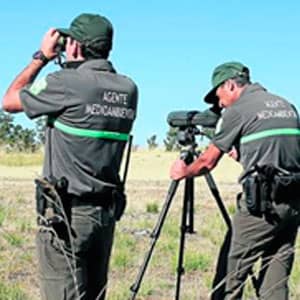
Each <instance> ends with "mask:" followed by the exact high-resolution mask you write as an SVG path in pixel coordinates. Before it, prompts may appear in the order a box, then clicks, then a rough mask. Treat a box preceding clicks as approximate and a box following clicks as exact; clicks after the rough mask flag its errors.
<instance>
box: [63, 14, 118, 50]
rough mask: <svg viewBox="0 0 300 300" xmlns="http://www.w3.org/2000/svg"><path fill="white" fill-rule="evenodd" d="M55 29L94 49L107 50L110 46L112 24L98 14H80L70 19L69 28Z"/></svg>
mask: <svg viewBox="0 0 300 300" xmlns="http://www.w3.org/2000/svg"><path fill="white" fill-rule="evenodd" d="M57 31H58V32H59V33H60V34H62V35H64V36H70V37H71V38H73V39H75V40H76V41H78V42H80V43H81V44H84V45H85V46H86V47H90V48H93V49H95V50H107V51H109V50H110V49H111V48H112V38H113V26H112V24H111V22H110V21H109V20H108V19H107V18H105V17H103V16H100V15H96V14H88V13H83V14H80V15H79V16H77V17H76V18H75V19H74V20H73V21H72V23H71V25H70V28H58V29H57Z"/></svg>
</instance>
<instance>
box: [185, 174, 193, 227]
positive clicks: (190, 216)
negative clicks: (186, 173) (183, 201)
mask: <svg viewBox="0 0 300 300" xmlns="http://www.w3.org/2000/svg"><path fill="white" fill-rule="evenodd" d="M188 185H189V187H188V211H187V213H188V219H187V221H188V223H187V228H186V230H187V232H188V233H195V230H194V179H192V180H190V181H189V183H188Z"/></svg>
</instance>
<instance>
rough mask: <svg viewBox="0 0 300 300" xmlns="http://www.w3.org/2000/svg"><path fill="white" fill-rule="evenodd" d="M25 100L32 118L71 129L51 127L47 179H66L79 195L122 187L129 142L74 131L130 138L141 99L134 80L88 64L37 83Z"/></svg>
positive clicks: (100, 63)
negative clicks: (122, 168)
mask: <svg viewBox="0 0 300 300" xmlns="http://www.w3.org/2000/svg"><path fill="white" fill-rule="evenodd" d="M20 96H21V100H22V105H23V107H24V111H25V113H26V114H27V116H28V117H29V118H36V117H39V116H41V115H47V116H49V117H50V118H54V119H55V120H57V121H58V122H59V124H60V125H61V126H63V128H64V129H66V128H67V129H68V130H67V131H66V130H60V129H58V128H56V127H53V128H49V127H48V128H47V131H48V133H46V147H45V149H46V153H45V161H44V168H43V175H44V176H45V177H48V176H49V175H50V174H51V173H52V175H53V176H55V177H57V178H61V177H62V176H65V177H66V178H67V179H68V181H69V190H68V191H69V193H72V194H75V195H78V196H80V195H85V194H89V193H98V192H103V191H104V190H105V187H110V186H114V185H115V184H117V183H119V180H120V178H119V174H118V173H119V168H120V163H121V159H122V154H123V150H124V147H125V144H126V141H120V140H115V139H103V138H95V137H86V136H80V135H77V134H72V132H73V131H74V130H73V129H74V128H75V131H76V130H77V131H78V129H79V131H80V130H82V129H83V130H84V131H85V132H86V131H87V130H89V132H91V133H94V132H99V131H105V132H112V133H124V134H126V133H129V132H130V130H131V128H132V124H133V121H134V119H135V116H136V107H137V98H138V92H137V87H136V85H135V83H134V82H133V81H132V80H131V79H129V78H128V77H125V76H122V75H119V74H117V73H116V72H115V70H114V68H113V67H112V65H111V63H110V62H109V61H107V60H104V59H97V60H89V61H86V62H84V63H83V64H81V65H80V66H79V67H78V68H76V69H62V70H60V71H58V72H54V73H51V74H49V75H48V76H47V77H46V78H42V79H40V80H38V81H35V82H34V83H33V84H32V85H31V86H28V87H26V88H24V89H23V90H22V91H21V93H20ZM61 126H60V127H61ZM72 130H73V131H72ZM49 131H50V132H51V134H50V135H49ZM70 131H71V133H70ZM49 152H51V155H49ZM50 161H51V163H50Z"/></svg>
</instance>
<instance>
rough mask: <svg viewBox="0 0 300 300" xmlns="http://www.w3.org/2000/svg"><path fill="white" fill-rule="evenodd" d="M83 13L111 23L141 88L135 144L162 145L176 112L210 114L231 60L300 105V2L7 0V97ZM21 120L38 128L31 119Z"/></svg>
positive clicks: (0, 21)
mask: <svg viewBox="0 0 300 300" xmlns="http://www.w3.org/2000/svg"><path fill="white" fill-rule="evenodd" d="M82 12H91V13H100V14H103V15H105V16H107V17H108V18H109V19H110V20H111V21H112V23H113V25H114V28H115V36H114V47H113V51H112V54H111V57H110V58H111V61H112V62H113V63H114V65H115V67H116V69H117V70H118V71H119V72H120V73H124V74H127V75H129V76H131V77H132V78H133V79H134V80H135V81H136V82H137V84H138V86H139V91H140V101H139V108H138V117H137V121H136V123H135V126H134V135H135V140H134V143H135V144H140V145H143V144H146V139H147V138H148V137H149V136H150V135H152V134H157V135H158V141H159V142H160V143H162V140H163V138H164V137H165V134H166V132H167V130H168V125H167V123H166V117H167V115H168V113H169V112H170V111H173V110H191V109H197V110H204V109H205V108H206V105H205V104H204V103H203V100H202V99H203V96H204V95H205V94H206V92H207V91H208V90H209V89H210V87H211V86H210V77H211V73H212V71H213V69H214V67H215V66H216V65H218V64H220V63H223V62H225V61H232V60H238V61H241V62H243V63H244V64H246V65H248V66H249V68H250V70H251V74H252V80H253V81H258V82H260V83H261V84H263V85H264V86H265V87H266V88H267V89H268V90H270V91H271V92H273V93H277V94H280V95H281V96H284V97H286V98H288V99H289V100H290V101H292V102H293V103H295V104H296V106H297V107H300V95H298V89H299V88H298V87H299V81H300V39H299V33H300V22H299V20H300V2H299V1H278V2H276V1H258V0H252V1H238V0H235V1H234V0H227V1H221V0H219V1H216V0H213V1H212V0H210V1H200V0H186V1H176V0H172V1H171V0H151V1H141V0H139V1H138V0H136V1H134V0H126V1H125V0H116V1H99V0H98V1H61V0H60V1H58V0H52V1H47V0H44V1H37V0H32V1H30V0H29V1H2V3H1V11H0V27H1V47H0V57H1V58H2V59H1V79H0V93H1V95H3V94H4V92H5V90H6V88H7V87H8V85H9V84H10V82H11V81H12V80H13V79H14V77H15V76H16V75H17V74H18V73H19V72H20V71H21V70H22V69H23V68H24V67H25V66H26V64H27V63H28V62H29V61H30V59H31V55H32V53H33V52H34V51H35V50H37V49H38V48H39V45H40V41H41V39H42V37H43V35H44V33H45V32H46V31H47V30H48V28H50V27H65V26H68V25H69V23H70V21H71V20H72V19H73V18H74V17H75V16H77V15H78V14H80V13H82ZM55 68H56V67H53V66H47V67H46V68H45V70H44V72H43V73H42V75H43V74H44V73H47V72H50V71H53V70H55ZM15 120H16V121H17V122H19V123H21V124H23V125H24V126H29V127H30V126H33V122H32V121H29V120H27V118H26V117H25V115H24V114H19V115H18V116H16V119H15Z"/></svg>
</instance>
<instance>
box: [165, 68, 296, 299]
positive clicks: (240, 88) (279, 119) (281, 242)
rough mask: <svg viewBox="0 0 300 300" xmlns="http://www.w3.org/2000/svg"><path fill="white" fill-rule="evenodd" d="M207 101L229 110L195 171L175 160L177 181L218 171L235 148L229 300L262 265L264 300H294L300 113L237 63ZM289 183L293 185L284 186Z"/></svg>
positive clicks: (218, 77)
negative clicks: (238, 167) (239, 188)
mask: <svg viewBox="0 0 300 300" xmlns="http://www.w3.org/2000/svg"><path fill="white" fill-rule="evenodd" d="M212 84H213V88H212V90H211V91H210V92H209V93H208V94H207V95H206V97H205V102H207V103H214V104H215V103H216V102H218V104H219V106H220V107H222V108H225V111H224V113H223V114H222V117H221V118H220V120H219V122H218V124H217V128H216V132H215V136H214V137H213V139H212V141H211V144H210V145H209V146H208V148H207V150H206V151H205V152H204V153H203V154H202V155H201V156H199V157H198V159H197V160H195V161H194V162H193V163H191V164H190V165H186V164H185V163H184V162H183V161H182V160H177V161H176V162H175V163H174V164H173V166H172V167H171V171H170V173H171V177H172V179H174V180H180V179H182V178H185V177H192V176H198V175H202V174H204V173H205V172H207V171H210V170H212V169H213V168H214V167H215V166H216V165H217V163H218V161H219V160H220V158H221V157H222V155H223V154H224V153H228V152H230V150H231V149H232V147H233V146H236V145H237V149H238V152H239V161H240V163H241V164H242V166H243V175H242V176H241V178H240V182H241V183H242V185H243V193H241V194H239V195H238V197H237V212H236V213H235V215H234V217H233V233H232V239H231V245H230V251H229V256H228V263H227V275H226V287H225V295H224V297H223V298H222V299H226V300H228V299H242V293H243V286H244V281H245V280H246V279H247V275H248V274H249V272H251V269H252V266H253V264H254V263H255V262H256V261H257V260H258V259H259V258H262V265H261V271H260V273H259V278H258V280H257V292H258V294H259V297H260V299H272V300H285V299H288V294H289V290H288V279H289V275H290V273H291V269H292V265H293V259H294V246H295V239H296V236H297V229H298V225H299V220H300V218H299V215H300V214H299V211H300V192H298V189H297V186H299V184H300V180H299V179H298V178H299V173H300V139H299V134H300V129H299V128H300V124H299V117H298V113H297V111H296V110H295V108H294V106H293V105H292V104H290V103H289V102H288V101H286V100H285V99H283V98H281V97H279V96H277V95H273V94H270V93H269V92H267V90H266V89H265V88H263V87H262V86H261V85H260V84H258V83H254V84H252V83H251V81H250V72H249V69H248V68H247V67H246V66H244V65H243V64H241V63H239V62H229V63H224V64H222V65H220V66H218V67H216V68H215V70H214V72H213V75H212ZM287 182H289V183H290V184H286V183H287Z"/></svg>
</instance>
